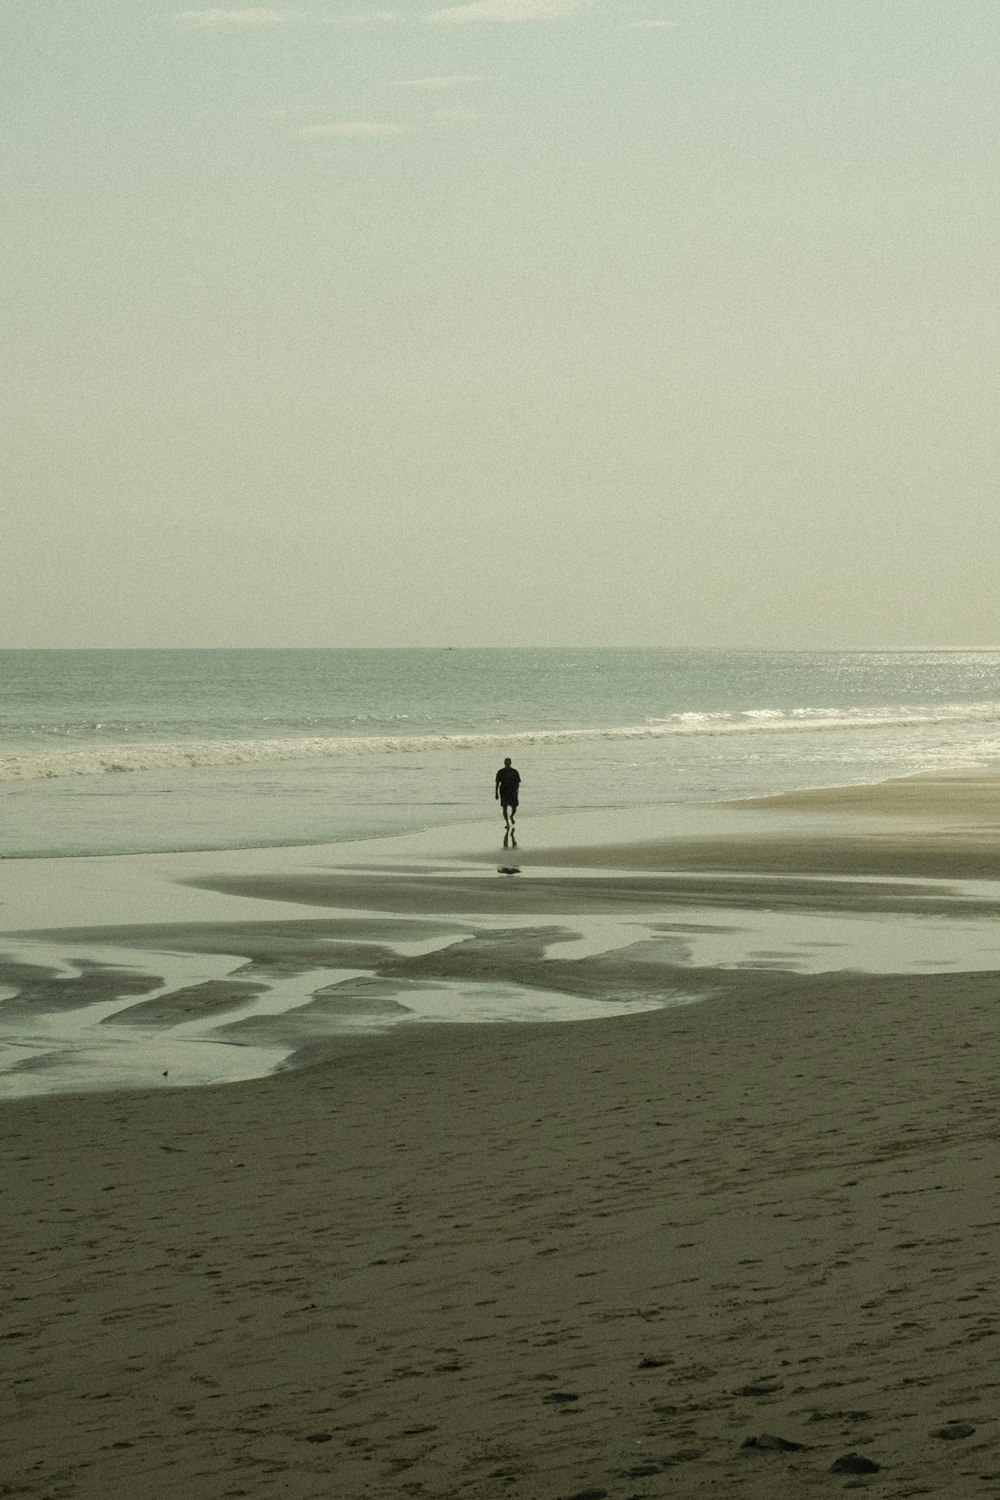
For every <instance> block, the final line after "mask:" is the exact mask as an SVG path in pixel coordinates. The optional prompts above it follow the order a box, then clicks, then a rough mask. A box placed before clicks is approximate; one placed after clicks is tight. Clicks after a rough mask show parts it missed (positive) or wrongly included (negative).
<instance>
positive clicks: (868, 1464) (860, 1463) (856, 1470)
mask: <svg viewBox="0 0 1000 1500" xmlns="http://www.w3.org/2000/svg"><path fill="white" fill-rule="evenodd" d="M881 1467H882V1465H881V1464H877V1463H876V1462H875V1460H874V1459H873V1458H865V1457H864V1455H863V1454H861V1453H845V1454H844V1456H843V1457H842V1458H835V1459H834V1461H833V1463H832V1464H831V1465H830V1473H831V1474H877V1473H878V1471H879V1469H881Z"/></svg>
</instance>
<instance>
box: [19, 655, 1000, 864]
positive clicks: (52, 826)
mask: <svg viewBox="0 0 1000 1500" xmlns="http://www.w3.org/2000/svg"><path fill="white" fill-rule="evenodd" d="M504 755H510V756H511V757H512V758H513V760H514V764H515V765H516V766H517V767H518V769H519V770H520V772H521V777H522V797H521V812H520V815H519V832H520V836H521V842H522V845H523V844H524V843H525V842H526V840H528V839H529V838H530V820H531V817H532V815H533V814H542V813H544V814H552V813H558V812H560V811H564V810H576V809H580V808H598V807H622V806H634V805H642V804H663V803H670V802H691V801H704V800H712V799H718V798H732V797H747V796H755V795H761V794H764V793H770V792H780V791H784V790H788V789H793V788H800V787H805V786H821V785H834V784H846V783H858V782H872V781H878V780H881V779H884V778H885V777H888V776H899V775H908V774H913V773H917V772H921V771H949V770H960V769H970V768H983V769H986V768H990V767H995V766H996V764H997V762H998V761H1000V652H994V651H950V652H935V651H907V652H804V651H803V652H795V651H790V652H761V651H722V650H718V651H704V650H599V649H574V650H560V649H538V650H524V649H520V650H504V649H502V648H498V649H493V650H459V649H455V650H424V649H400V650H321V649H317V650H205V651H199V650H183V651H113V650H107V651H3V652H0V798H2V803H0V854H3V855H5V856H7V857H11V856H27V857H53V856H60V855H88V854H121V853H137V852H153V851H183V850H192V849H233V848H252V847H263V846H273V845H295V844H312V843H326V842H335V841H342V840H348V839H361V838H372V837H378V836H380V835H387V834H394V833H403V832H408V831H413V830H417V829H422V828H428V827H432V826H434V825H440V824H444V823H457V822H466V821H472V820H476V819H480V818H484V817H485V818H492V817H493V816H495V804H494V801H493V776H494V772H495V770H496V767H497V766H498V765H499V764H500V760H501V758H502V757H503V756H504Z"/></svg>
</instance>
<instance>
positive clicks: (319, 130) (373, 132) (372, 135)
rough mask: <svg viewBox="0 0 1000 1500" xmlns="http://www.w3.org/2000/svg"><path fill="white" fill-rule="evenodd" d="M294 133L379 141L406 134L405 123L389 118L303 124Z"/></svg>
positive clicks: (304, 135)
mask: <svg viewBox="0 0 1000 1500" xmlns="http://www.w3.org/2000/svg"><path fill="white" fill-rule="evenodd" d="M292 134H293V135H296V136H299V137H311V138H313V139H322V138H324V137H326V138H327V139H330V140H342V141H378V140H386V139H388V138H389V137H390V136H394V135H405V134H406V126H405V125H394V124H391V123H390V122H389V121H388V120H333V121H331V122H330V124H328V125H303V126H302V128H301V130H295V131H293V132H292Z"/></svg>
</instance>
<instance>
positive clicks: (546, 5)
mask: <svg viewBox="0 0 1000 1500" xmlns="http://www.w3.org/2000/svg"><path fill="white" fill-rule="evenodd" d="M585 3H586V0H470V3H469V4H467V5H450V6H447V7H446V8H445V9H444V10H435V11H431V13H430V15H428V16H426V17H425V20H427V21H430V22H431V23H432V24H433V25H441V26H451V25H455V26H463V25H466V24H472V23H475V22H480V21H497V22H514V21H558V20H561V19H562V18H563V17H564V16H570V15H572V14H573V13H574V12H575V11H578V10H582V9H583V7H584V5H585Z"/></svg>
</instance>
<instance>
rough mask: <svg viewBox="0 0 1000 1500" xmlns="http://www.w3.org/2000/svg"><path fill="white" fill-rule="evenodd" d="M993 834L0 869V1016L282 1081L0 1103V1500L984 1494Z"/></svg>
mask: <svg viewBox="0 0 1000 1500" xmlns="http://www.w3.org/2000/svg"><path fill="white" fill-rule="evenodd" d="M810 798H811V799H812V800H810ZM997 808H1000V786H998V784H997V782H995V781H993V780H990V779H988V778H975V779H965V780H963V779H961V778H955V779H954V780H953V781H950V782H948V783H947V784H945V783H943V782H941V781H932V780H925V781H923V782H918V781H916V780H914V781H910V782H905V783H903V782H900V783H892V784H889V785H887V786H886V787H881V788H872V789H869V790H867V791H865V790H863V789H858V788H851V789H845V790H844V791H843V792H840V793H824V794H808V795H806V794H800V796H799V797H798V798H785V799H778V800H777V801H774V802H772V803H769V804H767V805H755V806H749V805H747V804H742V805H740V806H739V807H738V808H735V809H722V808H720V809H715V810H706V811H705V814H704V818H703V819H701V821H699V820H698V819H697V818H695V817H694V816H693V815H692V816H689V815H687V814H685V815H684V816H683V817H681V815H680V814H678V818H677V820H676V821H677V826H676V827H675V828H674V829H673V831H671V830H670V829H669V828H668V829H667V830H666V832H665V833H664V832H663V831H662V830H660V831H658V832H657V836H656V837H655V838H650V837H647V838H642V837H641V836H638V835H637V833H636V830H635V827H634V826H632V825H630V824H628V821H627V820H619V822H618V824H615V823H614V820H611V821H610V822H609V824H608V826H607V827H606V828H605V829H604V830H603V831H602V837H601V838H600V839H599V840H596V841H594V842H591V843H587V841H586V839H585V838H583V837H581V836H580V832H579V829H578V828H576V827H575V826H573V827H572V828H571V829H570V831H569V833H568V834H564V835H562V836H557V835H558V830H551V829H550V830H546V832H547V833H548V834H550V835H551V837H548V838H547V839H546V840H544V843H545V847H544V848H542V847H540V845H541V844H542V843H543V840H542V839H540V838H536V836H535V832H534V831H531V830H530V828H529V824H528V822H527V820H526V821H525V825H524V829H523V831H522V844H523V846H524V847H523V848H522V849H520V850H518V851H517V855H516V858H517V861H518V863H517V865H516V866H514V865H513V856H512V855H508V856H506V857H505V859H504V863H505V867H506V868H508V869H514V868H517V869H518V870H519V872H520V873H519V874H518V875H516V876H515V875H507V874H503V873H501V872H500V870H499V869H498V865H499V864H500V860H499V859H498V857H497V856H498V851H496V850H495V849H494V848H492V847H491V845H490V843H489V841H488V838H487V839H486V841H485V842H484V838H485V837H486V836H485V835H484V834H483V833H482V831H479V832H477V831H475V830H473V831H472V832H470V833H469V834H467V835H466V836H465V841H464V843H462V844H461V847H460V848H459V847H458V845H457V844H456V845H455V846H453V847H451V848H450V849H449V848H445V847H444V843H446V841H444V843H442V840H441V839H439V844H441V845H442V849H443V852H441V853H439V855H438V857H437V858H436V859H427V858H423V857H419V858H418V857H417V855H416V854H414V853H413V850H414V849H416V848H417V847H418V846H417V845H416V844H415V843H414V844H411V845H409V846H408V845H407V841H406V840H399V841H395V842H394V841H384V842H383V843H382V845H381V846H375V845H372V846H365V848H364V849H361V848H354V849H350V848H342V849H340V850H336V851H335V850H326V851H322V852H317V851H316V850H311V851H310V850H297V851H289V850H282V851H253V852H250V853H245V854H243V855H241V856H240V857H239V858H238V859H237V858H232V857H231V858H228V859H222V858H221V857H210V856H201V857H199V858H197V859H192V858H186V859H184V860H180V859H178V860H174V861H171V860H169V859H165V858H164V859H160V860H159V861H157V860H155V859H146V860H133V861H131V862H129V861H128V860H125V859H121V860H118V861H114V860H107V861H97V860H95V861H86V860H79V861H23V862H22V861H7V862H3V863H0V894H2V896H3V899H4V907H3V910H4V913H5V915H4V927H5V930H6V932H7V933H8V934H9V935H10V940H9V943H8V944H7V945H6V946H8V947H10V950H11V952H10V953H8V954H7V956H6V958H5V959H4V966H3V968H2V970H0V983H2V984H3V985H4V986H5V993H6V994H7V999H5V1001H4V1007H3V1008H4V1009H5V1010H6V1011H7V1012H8V1013H9V1014H14V1013H15V1012H16V1011H17V1009H18V1007H20V1011H21V1012H22V1013H23V1014H24V1015H25V1016H26V1017H29V1018H33V1019H32V1024H35V1020H37V1018H40V1017H51V1016H52V1015H53V1014H55V1013H57V1012H58V1011H59V1007H62V1009H63V1011H64V1012H66V1011H68V1010H72V1009H73V1008H74V1007H77V1008H79V1007H80V1006H82V1005H84V1004H97V1005H107V1006H109V1007H112V1006H117V1007H118V1009H117V1010H115V1011H114V1013H113V1014H112V1013H111V1011H110V1009H109V1018H110V1019H112V1020H113V1021H114V1023H115V1025H117V1026H118V1027H120V1028H122V1029H124V1028H125V1027H126V1026H127V1025H129V1024H131V1025H132V1027H133V1029H134V1031H135V1032H136V1033H139V1032H141V1033H142V1035H143V1036H144V1037H146V1038H149V1037H153V1038H154V1039H155V1038H160V1039H161V1040H162V1045H163V1047H164V1048H168V1045H169V1035H170V1033H171V1031H172V1030H173V1031H176V1028H177V1027H178V1026H184V1025H190V1024H191V1023H192V1017H194V1018H196V1020H197V1019H198V1018H201V1019H202V1020H203V1019H204V1017H205V1016H206V1015H208V1016H209V1017H210V1018H211V1019H212V1020H213V1021H217V1022H222V1023H224V1022H225V1020H226V1017H227V1016H228V1017H231V1018H232V1025H233V1027H234V1030H233V1032H232V1033H231V1039H232V1040H234V1041H239V1042H240V1043H241V1044H243V1045H244V1046H245V1045H246V1043H247V1042H250V1041H252V1042H254V1043H255V1044H260V1045H261V1046H277V1045H278V1044H279V1043H281V1042H282V1041H283V1042H284V1044H285V1045H286V1046H293V1047H294V1061H295V1063H296V1066H294V1067H283V1068H282V1069H281V1070H280V1071H278V1072H274V1073H271V1074H270V1075H269V1076H265V1077H258V1078H251V1079H245V1080H243V1081H236V1082H231V1083H227V1084H225V1085H214V1086H204V1087H186V1088H178V1087H174V1086H173V1082H172V1078H171V1076H170V1068H169V1067H168V1068H167V1069H166V1072H167V1074H168V1076H167V1077H166V1078H163V1077H162V1072H163V1071H164V1070H157V1072H156V1075H155V1081H154V1079H153V1078H152V1077H151V1079H150V1085H149V1086H148V1087H144V1088H127V1089H123V1088H107V1087H103V1088H101V1089H99V1090H94V1091H91V1092H70V1093H52V1094H50V1095H48V1096H44V1095H40V1096H27V1097H18V1098H10V1099H7V1100H5V1101H4V1102H2V1103H0V1123H2V1130H3V1135H4V1144H5V1149H4V1152H3V1153H2V1157H0V1171H2V1174H3V1195H4V1202H5V1205H6V1211H7V1212H6V1238H7V1246H6V1256H7V1263H8V1268H9V1269H8V1274H7V1276H6V1277H5V1278H4V1297H3V1316H2V1321H0V1338H2V1341H3V1349H4V1356H3V1369H4V1375H5V1379H4V1382H3V1393H4V1394H3V1403H4V1409H3V1414H2V1426H0V1432H2V1438H0V1485H2V1487H3V1493H9V1494H24V1495H28V1496H37V1497H39V1500H40V1497H43V1496H52V1497H79V1500H97V1497H98V1496H100V1497H106V1496H109V1495H111V1496H118V1495H121V1496H125V1495H132V1494H146V1495H150V1496H154V1497H157V1500H158V1497H167V1496H169V1497H175V1496H176V1497H191V1500H203V1497H204V1500H208V1497H213V1500H214V1497H217V1496H230V1495H231V1496H237V1495H240V1496H249V1497H269V1496H273V1495H281V1496H282V1497H289V1500H300V1497H301V1500H306V1497H317V1500H318V1497H321V1496H323V1497H326V1496H333V1495H336V1496H358V1497H362V1496H364V1497H373V1500H374V1497H389V1496H393V1497H395V1496H415V1497H420V1496H427V1497H438V1496H440V1497H450V1496H461V1497H468V1500H486V1497H494V1496H498V1495H511V1496H518V1497H524V1500H570V1497H576V1500H583V1497H588V1500H598V1497H602V1496H608V1497H613V1500H628V1497H635V1500H638V1497H646V1496H648V1497H659V1496H679V1497H684V1500H687V1497H692V1500H693V1497H699V1496H720V1497H722V1496H734V1495H739V1496H747V1497H753V1500H756V1497H760V1500H765V1497H768V1500H773V1497H778V1500H782V1497H788V1500H791V1497H793V1496H794V1497H798V1496H802V1495H811V1494H817V1495H819V1494H831V1493H839V1492H840V1491H841V1490H843V1489H845V1488H847V1487H855V1488H870V1489H871V1490H872V1492H873V1493H876V1494H879V1495H882V1496H886V1497H903V1496H912V1495H918V1494H919V1495H931V1496H940V1497H942V1500H945V1497H947V1500H952V1497H956V1500H962V1497H965V1496H973V1495H975V1496H995V1495H1000V1421H998V1416H997V1406H996V1386H997V1377H996V1375H995V1357H996V1352H997V1345H996V1340H997V1338H998V1336H1000V1323H998V1321H997V1285H996V1272H995V1262H996V1251H997V1240H998V1229H1000V1199H998V1192H997V1169H996V1144H995V1143H996V1134H997V1127H996V1105H995V1092H996V1082H995V1075H996V1072H997V1064H998V1048H997V1043H996V1002H997V969H998V968H1000V923H998V922H997V916H998V911H1000V906H998V895H1000V886H998V885H997V884H996V882H997V880H998V879H1000V870H998V866H997V863H996V857H995V852H994V851H995V847H996V836H997V833H998V831H1000V829H998V826H997V825H998V822H1000V817H998V814H997V811H996V809H997ZM492 837H493V838H494V840H495V832H493V834H492ZM529 843H530V844H531V846H532V847H531V848H529V847H528V845H529ZM408 850H409V852H408ZM46 865H47V866H49V868H48V869H47V870H46V869H45V868H44V866H46ZM15 866H20V868H14V867H15ZM29 866H30V867H31V868H29ZM140 877H141V878H140ZM45 912H48V913H49V914H50V916H49V919H48V920H42V914H43V913H45ZM29 939H30V941H31V942H32V943H35V944H36V945H38V949H39V951H42V949H43V948H44V947H45V945H48V947H49V949H51V950H52V951H53V952H54V951H56V949H60V950H61V951H64V952H66V953H73V952H77V951H78V950H80V949H81V948H82V945H84V944H85V943H86V944H89V945H95V944H96V945H98V946H99V945H100V944H102V943H103V944H106V945H109V946H113V947H115V949H116V951H117V950H122V951H124V950H126V949H127V950H128V952H129V953H131V954H132V955H133V956H135V955H139V957H134V958H133V962H132V963H131V964H130V966H128V967H125V966H124V965H121V964H119V965H118V966H117V967H116V966H115V965H113V964H111V963H110V962H109V963H105V964H99V963H95V964H94V965H92V966H91V967H89V968H87V967H86V966H84V967H80V968H79V971H78V973H77V974H76V976H75V978H73V979H72V981H70V980H67V978H66V977H65V975H60V974H59V973H58V972H56V971H55V970H54V969H50V968H47V967H46V963H43V962H42V961H41V960H39V961H38V962H37V964H34V965H26V964H25V963H24V962H23V960H20V963H21V967H20V968H18V962H19V961H18V960H16V959H15V957H13V956H11V955H12V954H13V953H14V952H15V950H17V949H18V944H23V943H24V942H26V941H28V940H29ZM324 944H333V945H334V948H335V956H334V958H331V957H330V953H329V952H327V951H321V950H322V949H323V945H324ZM74 945H75V946H74ZM95 951H97V950H96V949H95ZM143 955H145V957H143ZM220 955H229V956H230V959H232V963H231V964H230V966H229V968H228V969H226V968H224V967H223V968H220V969H219V970H218V971H216V970H214V969H213V970H212V974H213V975H214V977H209V969H208V967H206V965H210V962H211V963H214V962H216V961H217V960H218V959H219V956H220ZM168 960H170V961H171V962H172V961H175V960H176V962H177V963H178V964H179V965H183V966H186V967H183V968H178V971H177V973H178V979H177V982H176V983H175V984H174V986H173V988H172V989H171V988H169V987H164V985H163V984H162V982H161V981H162V980H163V973H164V965H165V964H166V963H167V961H168ZM53 962H54V961H53ZM237 962H238V965H239V968H238V971H237V969H236V968H235V967H234V965H235V964H236V963H237ZM199 965H201V966H202V967H199ZM324 965H326V966H327V967H328V968H329V967H335V976H334V978H331V977H330V976H329V975H327V980H326V982H325V983H320V982H319V981H318V980H316V981H314V980H313V979H310V980H309V982H310V984H314V985H315V987H314V989H311V990H310V991H309V995H310V997H311V998H310V999H309V1001H308V1003H307V1004H302V1003H298V1004H296V1006H295V1008H294V1009H289V1010H287V1011H285V1012H281V1013H276V1012H275V1011H274V1009H273V1008H272V1009H271V1010H267V1009H266V1008H264V1009H262V1008H260V1007H261V1006H262V1005H263V1004H264V1002H265V1001H266V1000H267V992H268V991H269V990H272V989H273V987H274V986H275V984H276V983H277V982H278V978H279V977H280V978H281V980H282V982H284V981H287V982H288V983H290V984H291V983H292V981H296V982H297V981H298V980H299V979H301V978H302V976H312V975H314V974H316V972H317V971H318V970H321V969H322V968H323V966H324ZM158 966H159V967H158ZM182 975H183V978H182V977H181V976H182ZM199 976H201V977H200V978H199ZM491 987H492V988H493V989H494V990H496V991H498V992H504V993H506V992H509V993H510V994H514V993H517V994H530V995H533V996H535V997H539V996H540V997H542V1002H540V1003H543V1002H544V1003H548V999H547V998H546V997H549V998H551V1003H552V1004H553V1005H555V1004H556V1003H557V1002H558V1001H559V1000H560V998H561V999H562V1000H565V1001H566V1003H572V1004H575V1005H580V1006H586V1005H594V1006H598V1007H599V1006H600V1005H601V1004H604V1005H605V1006H607V1007H609V1009H608V1011H607V1013H606V1014H600V1013H599V1014H597V1015H595V1016H594V1017H593V1018H590V1019H576V1020H572V1021H568V1020H566V1021H552V1020H546V1019H544V1015H545V1014H546V1013H545V1011H544V1008H543V1009H542V1011H541V1012H539V1015H540V1016H541V1017H542V1018H541V1019H540V1018H539V1016H538V1015H536V1016H535V1017H534V1019H533V1020H532V1023H531V1024H512V1023H510V1022H503V1021H500V1022H495V1021H494V1022H493V1023H492V1024H452V1025H443V1024H413V1023H412V1021H408V1020H407V1018H408V1017H412V1015H413V1014H414V1012H412V1011H410V1010H409V1009H408V1005H409V1004H410V1002H411V1001H412V1002H413V1003H414V1004H416V1003H417V1000H419V998H420V996H424V997H425V999H426V1003H427V1004H428V1005H429V1006H431V1007H432V1008H431V1010H430V1011H429V1012H428V1016H427V1019H428V1021H431V1020H440V1019H441V1018H442V1017H441V1016H439V1015H438V1014H437V1013H435V1012H434V1010H433V1006H434V1005H438V1004H441V1003H443V1002H442V1001H441V996H442V995H446V994H448V995H454V994H455V993H459V994H461V993H462V992H463V991H468V992H469V993H472V992H478V991H480V990H481V991H488V990H490V988H491ZM298 999H299V1001H300V1002H301V1000H302V996H301V995H299V997H298ZM616 1005H617V1006H618V1007H619V1010H618V1011H617V1012H615V1013H612V1010H611V1007H614V1006H616ZM12 1006H13V1007H14V1011H10V1009H9V1008H10V1007H12ZM143 1006H146V1007H147V1009H146V1010H145V1011H143V1009H142V1008H143ZM122 1007H125V1009H124V1010H123V1009H122ZM133 1008H134V1009H135V1010H136V1014H135V1015H134V1016H132V1018H131V1023H130V1022H129V1020H128V1018H127V1017H128V1011H129V1010H131V1009H133ZM400 1012H402V1021H403V1024H392V1025H389V1024H386V1025H384V1026H381V1027H373V1026H369V1027H368V1029H361V1027H360V1026H359V1027H357V1028H352V1026H351V1025H350V1024H345V1018H346V1019H347V1020H349V1019H350V1018H351V1017H354V1018H355V1019H358V1018H360V1021H362V1022H366V1021H367V1022H371V1021H372V1018H373V1017H375V1018H378V1017H379V1016H388V1017H390V1018H395V1020H397V1021H398V1020H399V1019H400ZM588 1014H589V1013H588ZM229 1050H232V1051H236V1050H241V1049H235V1048H231V1049H229ZM164 1055H166V1053H164Z"/></svg>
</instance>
